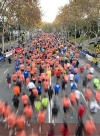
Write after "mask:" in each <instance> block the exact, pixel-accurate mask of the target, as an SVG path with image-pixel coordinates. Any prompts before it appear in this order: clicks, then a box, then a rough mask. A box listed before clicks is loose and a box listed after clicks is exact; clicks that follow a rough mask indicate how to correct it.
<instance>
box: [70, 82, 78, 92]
mask: <svg viewBox="0 0 100 136" xmlns="http://www.w3.org/2000/svg"><path fill="white" fill-rule="evenodd" d="M76 87H77V86H76V83H74V82H73V83H71V90H72V91H73V90H75V89H76Z"/></svg>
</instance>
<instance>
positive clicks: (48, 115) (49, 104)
mask: <svg viewBox="0 0 100 136" xmlns="http://www.w3.org/2000/svg"><path fill="white" fill-rule="evenodd" d="M48 119H49V123H50V102H49V104H48Z"/></svg>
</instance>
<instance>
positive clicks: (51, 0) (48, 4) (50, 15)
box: [40, 0, 69, 23]
mask: <svg viewBox="0 0 100 136" xmlns="http://www.w3.org/2000/svg"><path fill="white" fill-rule="evenodd" d="M68 1H69V0H40V6H41V8H42V11H43V17H42V20H43V21H45V22H49V23H52V22H53V21H54V19H55V17H56V15H57V12H58V8H59V7H61V6H64V5H65V4H67V3H68Z"/></svg>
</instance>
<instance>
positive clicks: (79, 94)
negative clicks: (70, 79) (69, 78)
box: [75, 90, 81, 99]
mask: <svg viewBox="0 0 100 136" xmlns="http://www.w3.org/2000/svg"><path fill="white" fill-rule="evenodd" d="M75 94H76V97H77V99H80V96H81V92H80V91H78V90H75Z"/></svg>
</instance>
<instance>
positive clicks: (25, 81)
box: [0, 33, 100, 136]
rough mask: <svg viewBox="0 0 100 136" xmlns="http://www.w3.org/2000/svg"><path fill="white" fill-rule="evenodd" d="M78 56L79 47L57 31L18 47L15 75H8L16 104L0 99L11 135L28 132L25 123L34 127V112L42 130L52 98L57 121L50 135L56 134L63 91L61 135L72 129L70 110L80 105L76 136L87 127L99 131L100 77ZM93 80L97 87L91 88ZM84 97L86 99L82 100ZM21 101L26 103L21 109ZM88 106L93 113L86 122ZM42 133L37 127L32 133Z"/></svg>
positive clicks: (1, 118)
mask: <svg viewBox="0 0 100 136" xmlns="http://www.w3.org/2000/svg"><path fill="white" fill-rule="evenodd" d="M78 57H79V50H78V49H77V48H76V47H75V46H74V45H71V44H70V43H68V42H63V41H62V40H60V39H59V38H58V37H57V36H56V35H54V34H47V33H42V34H39V35H37V36H36V37H35V38H33V39H32V40H31V41H30V43H29V44H28V46H27V47H26V48H23V51H22V52H20V51H18V52H16V53H15V54H14V60H15V68H14V72H13V73H12V75H10V74H7V77H6V80H7V83H8V87H9V89H11V86H13V94H14V97H13V99H12V103H13V106H12V107H11V106H10V105H8V103H7V102H4V101H2V100H1V101H0V121H1V122H3V123H5V128H9V136H12V135H13V134H14V135H15V136H26V132H25V126H27V127H30V121H31V118H32V116H33V114H34V115H35V118H36V120H37V122H38V124H39V134H41V130H42V125H43V123H45V119H46V116H47V114H48V113H47V107H48V104H50V102H51V100H53V106H52V109H51V112H52V123H53V125H51V127H50V131H48V134H47V136H54V126H55V125H56V119H57V116H58V113H59V110H60V109H59V106H58V105H57V101H59V95H60V94H59V92H60V91H61V92H62V93H61V94H62V96H61V97H62V107H63V113H64V120H63V122H64V124H63V125H62V126H61V135H62V136H67V135H68V134H70V133H71V131H70V128H69V127H68V125H67V121H66V120H67V118H68V114H69V113H70V116H71V117H72V118H73V116H74V115H75V114H74V111H75V107H76V106H77V120H78V125H77V129H76V136H82V133H83V128H85V130H86V132H87V133H88V134H89V136H90V135H91V134H93V132H94V131H96V127H95V124H94V118H93V117H94V114H96V113H97V110H98V109H100V107H99V102H100V92H99V90H100V81H99V79H98V77H94V76H93V73H94V68H93V67H91V65H90V64H86V66H83V65H81V64H80V63H79V60H78ZM84 72H85V73H86V74H84ZM84 75H85V76H84ZM53 77H56V78H55V81H54V82H55V84H54V86H52V82H51V81H52V78H53ZM80 78H82V80H83V89H82V90H83V91H82V92H81V91H79V90H78V87H77V85H78V82H79V80H80ZM60 81H61V83H60ZM91 83H92V84H93V85H94V89H91ZM68 84H70V94H68V93H67V86H68ZM26 88H27V89H28V90H29V95H28V94H27V92H25V91H23V90H25V89H26ZM81 97H83V99H84V102H82V101H81ZM20 104H23V108H22V109H21V110H20ZM87 110H88V111H89V113H90V114H89V115H88V118H87V120H86V121H85V123H83V117H84V116H85V114H86V111H87ZM70 111H71V112H70ZM39 134H36V133H35V132H34V131H33V132H32V134H31V135H30V136H38V135H39Z"/></svg>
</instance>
